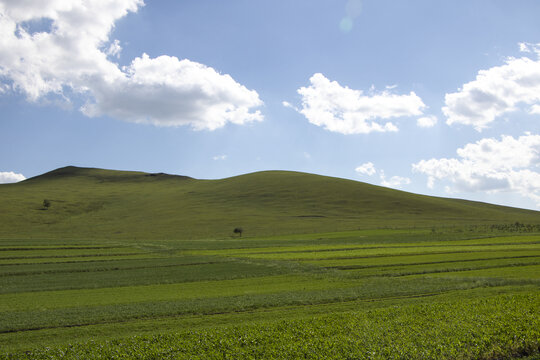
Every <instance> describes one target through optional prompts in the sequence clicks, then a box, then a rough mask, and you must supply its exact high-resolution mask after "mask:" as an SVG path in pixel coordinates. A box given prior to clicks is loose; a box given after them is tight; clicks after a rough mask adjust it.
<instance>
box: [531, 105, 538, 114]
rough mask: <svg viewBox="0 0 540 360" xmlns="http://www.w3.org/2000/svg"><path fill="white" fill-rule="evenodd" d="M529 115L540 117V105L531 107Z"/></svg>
mask: <svg viewBox="0 0 540 360" xmlns="http://www.w3.org/2000/svg"><path fill="white" fill-rule="evenodd" d="M529 113H530V114H535V115H536V114H538V115H540V105H537V104H536V105H533V106H531V108H530V110H529Z"/></svg>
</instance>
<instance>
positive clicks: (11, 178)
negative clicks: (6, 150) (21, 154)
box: [0, 171, 26, 184]
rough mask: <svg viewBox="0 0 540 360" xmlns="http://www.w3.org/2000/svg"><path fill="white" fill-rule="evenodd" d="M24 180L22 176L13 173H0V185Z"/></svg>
mask: <svg viewBox="0 0 540 360" xmlns="http://www.w3.org/2000/svg"><path fill="white" fill-rule="evenodd" d="M23 180H26V178H25V177H24V175H23V174H17V173H14V172H13V171H4V172H1V171H0V184H8V183H14V182H19V181H23Z"/></svg>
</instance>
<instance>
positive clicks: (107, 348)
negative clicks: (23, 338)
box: [21, 293, 540, 359]
mask: <svg viewBox="0 0 540 360" xmlns="http://www.w3.org/2000/svg"><path fill="white" fill-rule="evenodd" d="M539 299H540V298H539V297H538V296H537V293H536V294H534V293H530V294H519V295H512V296H508V295H506V296H497V297H488V298H484V299H473V300H468V301H458V302H447V303H430V304H414V305H405V306H394V307H387V308H380V309H373V310H367V311H352V312H345V313H338V314H327V315H322V316H318V317H315V318H307V319H301V320H282V321H279V322H277V323H263V324H246V325H240V326H238V325H237V326H229V327H224V328H212V329H201V330H197V331H184V332H179V333H175V334H169V335H154V336H143V337H141V336H137V337H132V338H126V339H122V340H110V341H107V342H104V343H101V344H100V345H99V346H96V345H97V344H95V343H93V342H89V343H85V344H80V345H79V344H74V345H68V346H65V347H61V348H56V349H55V348H53V349H50V348H47V349H44V350H37V351H32V352H28V353H26V354H24V355H22V354H21V358H32V359H50V358H64V359H72V358H73V359H75V358H81V357H83V358H86V359H97V358H121V359H135V358H138V359H157V358H159V359H224V358H253V359H262V358H272V359H296V358H303V359H320V358H325V359H352V358H355V359H420V358H421V359H457V358H460V359H479V358H484V359H495V358H510V357H514V356H523V355H530V354H534V353H537V352H538V349H539V347H540V331H539V330H538V329H540V320H539V317H538V316H537V314H538V310H539V309H540V303H539Z"/></svg>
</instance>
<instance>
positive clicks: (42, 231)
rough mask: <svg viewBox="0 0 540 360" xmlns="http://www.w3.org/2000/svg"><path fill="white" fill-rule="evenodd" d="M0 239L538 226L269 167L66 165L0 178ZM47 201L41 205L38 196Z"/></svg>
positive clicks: (519, 214) (494, 211)
mask: <svg viewBox="0 0 540 360" xmlns="http://www.w3.org/2000/svg"><path fill="white" fill-rule="evenodd" d="M0 199H2V201H1V202H0V224H1V228H0V237H2V238H20V237H33V238H44V239H45V238H57V237H62V238H132V239H133V238H136V239H180V238H184V239H190V238H216V237H217V238H225V237H228V236H230V235H231V233H232V229H234V227H237V226H241V227H243V228H244V230H245V234H246V235H247V236H261V235H263V236H265V235H274V234H292V233H307V232H321V231H342V230H354V229H362V228H380V227H411V226H444V225H461V224H490V223H509V222H515V221H520V222H525V223H534V224H537V223H540V212H536V211H530V210H522V209H516V208H509V207H502V206H496V205H490V204H485V203H478V202H471V201H465V200H455V199H445V198H435V197H429V196H422V195H416V194H411V193H407V192H403V191H397V190H393V189H388V188H384V187H379V186H374V185H369V184H365V183H361V182H356V181H352V180H345V179H339V178H332V177H326V176H320V175H312V174H305V173H297V172H288V171H265V172H258V173H252V174H247V175H241V176H236V177H232V178H227V179H221V180H196V179H192V178H189V177H184V176H174V175H167V174H147V173H142V172H126V171H113V170H101V169H89V168H77V167H66V168H61V169H57V170H54V171H51V172H49V173H46V174H43V175H40V176H37V177H34V178H31V179H28V180H26V181H23V182H21V183H16V184H5V185H0ZM44 199H47V200H49V201H50V203H51V206H50V207H49V208H48V209H47V210H45V209H44V208H43V205H42V204H43V200H44Z"/></svg>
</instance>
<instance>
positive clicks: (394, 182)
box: [380, 170, 411, 189]
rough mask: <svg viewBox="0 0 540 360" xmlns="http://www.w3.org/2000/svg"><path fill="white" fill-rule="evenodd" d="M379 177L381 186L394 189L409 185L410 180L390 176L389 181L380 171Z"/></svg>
mask: <svg viewBox="0 0 540 360" xmlns="http://www.w3.org/2000/svg"><path fill="white" fill-rule="evenodd" d="M380 177H381V185H382V186H386V187H390V188H394V189H401V188H402V187H403V186H404V185H409V184H410V183H411V179H409V178H407V177H402V176H392V177H391V178H390V179H388V180H387V179H386V176H385V174H384V171H382V170H381V172H380Z"/></svg>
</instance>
